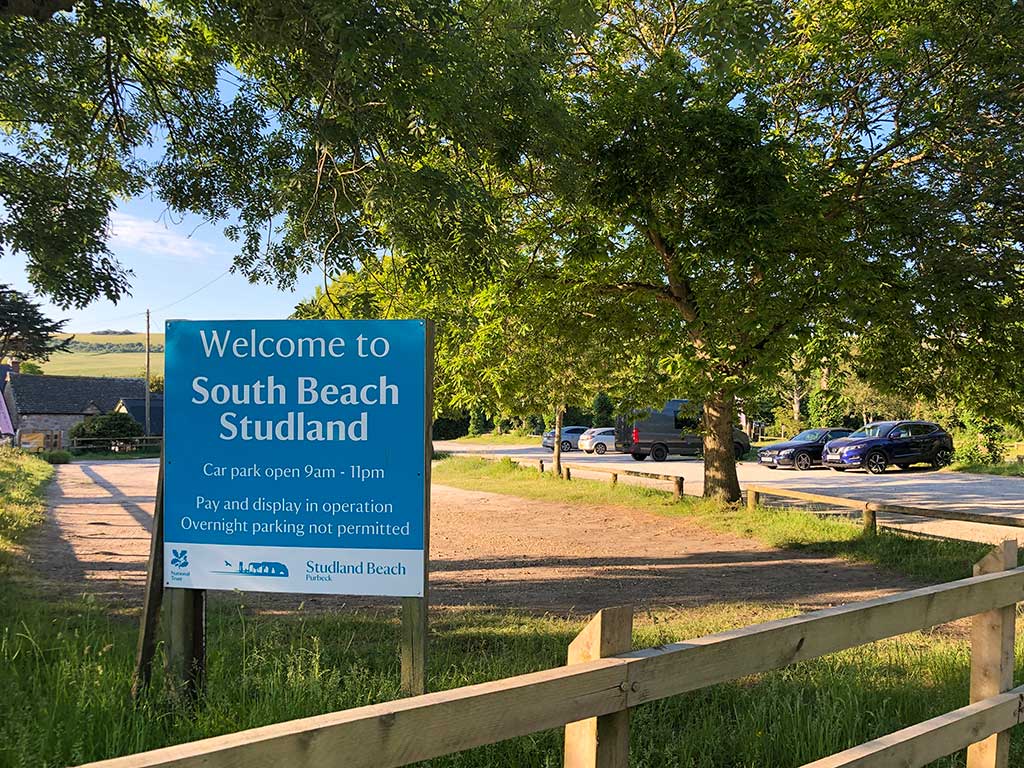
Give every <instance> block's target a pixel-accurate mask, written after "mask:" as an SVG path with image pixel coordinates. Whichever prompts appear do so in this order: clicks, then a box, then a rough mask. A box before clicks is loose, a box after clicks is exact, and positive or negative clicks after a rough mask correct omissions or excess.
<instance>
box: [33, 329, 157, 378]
mask: <svg viewBox="0 0 1024 768" xmlns="http://www.w3.org/2000/svg"><path fill="white" fill-rule="evenodd" d="M111 338H118V337H111ZM42 366H43V372H44V373H47V374H50V375H51V376H140V375H141V374H142V371H144V370H145V369H146V353H145V352H108V353H105V354H93V353H90V352H57V353H55V354H54V355H53V356H52V357H51V358H50V359H49V361H48V362H45V363H42ZM150 368H151V370H152V372H153V373H154V374H156V373H163V370H164V356H163V353H162V352H154V353H152V354H151V355H150Z"/></svg>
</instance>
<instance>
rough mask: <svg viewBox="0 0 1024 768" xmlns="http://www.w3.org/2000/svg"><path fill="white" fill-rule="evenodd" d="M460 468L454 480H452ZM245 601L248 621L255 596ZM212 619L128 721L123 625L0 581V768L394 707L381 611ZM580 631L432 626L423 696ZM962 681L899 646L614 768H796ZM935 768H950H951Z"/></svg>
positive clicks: (447, 615)
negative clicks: (200, 677)
mask: <svg viewBox="0 0 1024 768" xmlns="http://www.w3.org/2000/svg"><path fill="white" fill-rule="evenodd" d="M451 461H452V462H455V461H456V460H454V459H453V460H451ZM458 461H459V462H462V461H464V460H461V459H460V460H458ZM490 466H492V467H493V465H490ZM457 468H458V465H457V464H455V463H453V464H447V462H442V465H441V467H440V470H441V471H442V472H444V473H449V476H448V477H446V479H447V480H448V481H451V479H452V478H451V476H450V473H452V472H453V471H455V470H456V469H457ZM471 468H472V467H468V466H464V467H463V468H462V474H463V475H464V476H468V475H469V474H470V473H469V472H468V471H467V470H468V469H471ZM50 471H51V469H50V467H49V466H48V465H46V464H45V463H43V462H39V461H38V460H35V459H32V458H31V457H25V456H23V455H13V454H12V455H8V454H0V482H2V483H3V485H2V486H0V490H4V491H5V492H8V491H9V492H11V496H10V498H18V499H19V501H18V502H17V503H18V504H19V505H20V507H23V508H24V509H25V510H27V511H24V512H22V513H19V514H18V515H17V519H18V520H19V521H20V522H19V523H18V524H17V525H16V526H11V528H12V530H13V529H15V528H16V531H17V532H16V533H14V534H13V536H14V537H16V536H17V535H18V532H24V530H26V529H27V528H28V527H29V526H30V525H31V524H32V523H33V522H35V521H37V520H38V519H39V513H40V510H41V506H40V504H39V492H40V489H41V488H42V486H43V484H44V483H45V481H46V478H47V477H48V475H49V472H50ZM491 471H495V470H491ZM498 471H502V472H503V473H504V474H505V475H509V476H511V479H510V478H509V477H506V478H505V481H506V482H521V481H522V480H521V479H520V477H519V471H518V470H517V471H516V472H515V473H513V472H509V471H508V469H506V468H502V467H499V468H498ZM522 474H523V475H524V476H525V477H526V480H528V481H529V482H531V483H533V484H534V486H535V487H538V488H539V487H544V486H542V485H541V483H540V481H539V478H536V477H533V478H530V477H529V473H527V472H523V473H522ZM480 475H481V476H480V477H478V481H480V482H482V481H483V480H486V475H485V473H483V472H482V470H481V472H480ZM499 479H500V476H499ZM589 485H594V486H596V488H594V489H593V490H595V491H596V490H602V489H601V486H598V485H597V484H590V483H585V482H579V483H574V484H559V485H557V486H555V487H557V488H558V489H559V491H560V493H559V497H560V498H563V499H564V498H565V496H566V495H567V494H579V493H585V492H586V491H585V488H586V486H589ZM603 490H608V489H603ZM634 492H636V493H637V494H638V495H637V496H636V498H637V499H642V498H647V499H648V501H651V500H657V499H659V496H658V495H657V492H653V491H652V492H650V493H649V494H647V493H645V492H644V489H630V488H627V487H623V488H620V489H618V490H617V492H616V493H617V494H618V495H620V496H629V495H631V494H633V493H634ZM0 498H3V499H7V498H8V496H7V495H6V494H5V495H4V496H3V497H0ZM5 503H6V502H5ZM676 506H679V507H682V506H684V505H676ZM6 508H8V507H5V509H6ZM19 570H22V571H25V572H26V573H27V572H28V569H27V567H25V568H20V569H19ZM249 599H251V601H252V603H253V604H254V605H256V606H257V607H258V606H259V602H260V598H259V596H258V595H252V596H250V597H249ZM211 603H212V605H211V608H210V615H209V627H208V630H209V631H208V637H209V649H210V650H209V656H208V680H209V682H208V689H207V693H206V694H205V696H204V697H203V698H202V699H201V700H200V701H199V702H198V704H197V705H196V706H195V707H191V708H187V709H185V708H177V707H174V706H172V705H171V704H169V703H168V701H167V700H166V699H165V698H164V697H163V695H162V694H161V686H162V681H161V680H160V678H159V672H158V673H157V679H156V680H155V681H154V685H153V688H152V689H151V691H150V693H149V694H148V696H147V697H146V698H144V700H143V701H141V702H140V703H139V704H138V705H137V706H132V705H131V704H130V702H129V689H130V682H131V670H132V661H133V655H134V649H135V639H136V627H135V623H134V620H132V619H129V618H125V617H123V616H120V617H119V616H117V615H114V614H112V613H111V612H110V611H109V610H108V609H107V608H106V607H105V606H103V605H98V604H96V603H95V602H94V601H91V600H89V599H81V600H77V601H74V602H70V603H54V602H47V601H44V600H42V599H40V598H39V596H38V595H37V594H35V593H33V591H32V589H31V584H30V583H29V582H28V581H27V580H25V579H18V580H14V579H12V578H10V573H9V572H4V571H0V616H3V617H4V621H3V623H2V625H0V690H3V691H4V695H3V696H2V697H0V768H21V767H23V766H41V767H43V768H57V767H58V766H67V765H76V764H79V763H82V762H86V761H90V760H97V759H102V758H107V757H113V756H117V755H123V754H129V753H132V752H138V751H142V750H146V749H152V748H156V747H160V746H166V745H169V744H174V743H181V742H185V741H190V740H194V739H199V738H204V737H208V736H213V735H218V734H224V733H230V732H233V731H237V730H241V729H244V728H250V727H255V726H259V725H266V724H269V723H273V722H280V721H284V720H289V719H294V718H298V717H305V716H310V715H315V714H321V713H324V712H330V711H336V710H339V709H345V708H349V707H355V706H361V705H365V704H370V703H375V702H380V701H386V700H389V699H393V698H395V697H397V695H398V677H399V662H398V655H397V644H398V619H397V614H396V612H395V611H393V610H379V611H372V610H363V611H352V610H348V611H344V610H343V611H337V612H330V613H313V614H306V613H304V612H302V611H298V612H295V613H292V614H290V615H274V614H271V613H260V612H259V611H257V610H253V609H252V608H246V607H241V606H239V605H237V603H235V602H234V598H225V597H224V596H223V595H218V594H214V595H213V600H212V601H211ZM790 612H791V611H790V610H789V609H788V608H786V607H785V606H764V605H718V606H709V607H706V608H700V609H687V610H686V611H685V612H678V611H662V612H656V613H650V614H644V615H641V616H640V617H639V618H638V624H637V628H636V631H635V632H634V644H635V646H636V647H649V646H654V645H659V644H663V643H666V642H671V641H675V640H680V639H685V638H688V637H694V636H699V635H702V634H707V633H709V632H713V631H718V630H722V629H728V628H732V627H736V626H743V625H746V624H750V623H755V622H759V621H766V620H770V619H773V618H778V617H780V616H783V615H786V614H787V613H790ZM580 627H581V622H578V621H572V620H567V619H563V618H558V617H552V616H535V615H529V614H524V613H517V612H510V611H490V612H481V611H449V612H443V613H435V615H434V617H433V624H432V636H433V640H432V645H431V656H430V680H431V686H432V687H433V688H434V689H445V688H452V687H456V686H461V685H468V684H472V683H478V682H483V681H487V680H493V679H498V678H502V677H508V676H511V675H516V674H520V673H525V672H530V671H534V670H539V669H545V668H549V667H552V666H557V665H559V664H563V663H564V662H565V650H566V647H567V645H568V643H569V642H570V640H571V639H572V637H573V636H574V635H575V633H576V632H577V631H578V630H579V629H580ZM1018 658H1022V656H1021V655H1020V654H1018ZM968 666H969V656H968V650H967V646H966V643H965V641H964V640H962V639H960V638H957V637H950V636H942V635H936V634H921V633H915V634H912V635H908V636H905V637H903V638H900V639H898V640H891V641H885V642H881V643H876V644H874V645H872V646H868V647H863V648H859V649H854V650H850V651H847V652H843V653H839V654H834V655H831V656H828V657H826V658H823V659H820V660H815V661H809V662H803V663H800V664H798V665H795V666H793V667H790V668H788V669H785V670H781V671H779V672H774V673H769V674H764V675H758V676H755V677H749V678H744V679H742V680H738V681H735V682H733V683H729V684H725V685H719V686H715V687H713V688H709V689H706V690H703V691H698V692H695V693H692V694H687V695H683V696H677V697H673V698H671V699H667V700H664V701H661V702H656V703H653V704H649V705H645V706H642V707H638V708H637V709H636V710H635V711H634V713H633V716H632V735H631V742H632V743H631V765H633V766H638V767H639V768H661V767H662V766H686V767H687V768H690V767H693V768H726V767H727V766H728V767H729V768H732V767H733V766H750V767H751V768H752V767H753V766H773V767H775V768H788V767H789V766H799V765H801V764H803V763H805V762H808V761H810V760H813V759H816V758H819V757H822V756H824V755H826V754H829V753H832V752H835V751H838V750H840V749H844V748H846V747H848V746H852V745H853V744H857V743H860V742H862V741H865V740H868V739H871V738H874V737H877V736H879V735H882V734H884V733H887V732H891V731H893V730H896V729H898V728H901V727H904V726H906V725H909V724H911V723H913V722H918V721H920V720H923V719H925V718H928V717H931V716H934V715H937V714H939V713H941V712H945V711H948V710H950V709H953V708H956V707H958V706H962V705H963V704H964V703H966V701H967V688H968V674H969V673H968ZM1022 671H1024V670H1022ZM560 750H561V734H560V732H559V731H557V730H555V731H548V732H544V733H540V734H535V735H532V736H528V737H524V738H519V739H514V740H511V741H506V742H502V743H499V744H496V745H492V746H487V747H481V748H479V749H475V750H471V751H468V752H465V753H462V754H459V755H454V756H451V757H448V758H442V759H438V760H434V761H431V763H430V765H431V766H435V767H441V768H448V767H449V766H450V767H452V768H462V767H466V768H468V767H470V766H498V767H499V768H506V767H507V768H513V767H515V768H524V767H525V768H532V767H534V766H536V767H537V768H541V767H545V768H546V767H548V766H557V765H560V762H561V760H560V754H561V751H560ZM341 759H342V760H343V759H344V758H341ZM1022 759H1024V742H1022V741H1021V740H1020V739H1015V740H1014V742H1013V744H1012V756H1011V761H1012V763H1013V764H1019V763H1020V762H1021V760H1022ZM936 765H940V766H944V767H946V766H954V765H962V756H957V757H954V758H952V759H950V760H944V761H940V762H939V763H937V764H936Z"/></svg>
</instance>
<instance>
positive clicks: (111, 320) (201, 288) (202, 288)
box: [97, 267, 231, 325]
mask: <svg viewBox="0 0 1024 768" xmlns="http://www.w3.org/2000/svg"><path fill="white" fill-rule="evenodd" d="M230 271H231V267H228V268H227V269H225V270H224V271H223V272H221V273H220V274H219V275H217V276H216V277H215V278H213V279H212V280H210V281H209V282H206V283H203V284H202V285H201V286H199V287H198V288H196V289H195V290H194V291H192V293H189V294H186V295H185V296H182V297H181V298H180V299H178V300H176V301H172V302H171V303H170V304H164V305H163V306H162V307H157V308H156V309H154V310H153V312H162V311H163V310H165V309H170V308H171V307H173V306H175V305H176V304H181V302H183V301H185V300H187V299H191V298H192V297H193V296H195V295H196V294H197V293H199V292H201V291H205V290H206V289H207V288H209V287H210V286H211V285H213V284H214V283H216V282H217V281H218V280H220V279H221V278H222V277H224V276H225V275H227V274H228V273H229V272H230ZM148 312H149V310H146V309H144V310H143V311H141V312H135V313H133V314H130V315H121V316H119V317H113V318H109V319H107V320H99V321H97V323H98V324H99V325H106V324H108V323H119V322H121V321H122V320H131V319H132V318H135V317H144V316H145V315H146V314H147V313H148Z"/></svg>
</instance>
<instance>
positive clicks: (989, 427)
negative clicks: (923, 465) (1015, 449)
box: [953, 415, 1006, 464]
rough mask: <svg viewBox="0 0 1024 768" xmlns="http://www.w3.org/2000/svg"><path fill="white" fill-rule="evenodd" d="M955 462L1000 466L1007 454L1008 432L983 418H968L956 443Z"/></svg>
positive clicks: (990, 420)
mask: <svg viewBox="0 0 1024 768" xmlns="http://www.w3.org/2000/svg"><path fill="white" fill-rule="evenodd" d="M954 446H955V448H956V452H955V454H954V455H953V460H954V461H955V462H957V463H962V464H999V463H1001V462H1002V460H1003V456H1004V455H1005V454H1006V430H1005V429H1004V428H1003V426H1002V425H1001V424H999V423H998V422H996V421H993V420H992V419H988V418H985V417H982V416H973V415H971V416H968V417H966V418H965V419H964V429H963V431H962V432H960V433H959V434H958V435H957V436H956V439H955V441H954Z"/></svg>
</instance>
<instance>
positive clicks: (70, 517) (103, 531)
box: [30, 462, 915, 614]
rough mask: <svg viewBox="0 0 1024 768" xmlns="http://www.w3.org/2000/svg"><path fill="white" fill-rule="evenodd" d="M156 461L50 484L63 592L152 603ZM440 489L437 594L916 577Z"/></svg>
mask: <svg viewBox="0 0 1024 768" xmlns="http://www.w3.org/2000/svg"><path fill="white" fill-rule="evenodd" d="M156 473H157V466H156V463H155V462H145V463H143V462H119V463H114V462H93V463H78V464H69V465H64V466H59V467H57V480H56V482H55V483H54V484H53V486H51V488H50V491H49V501H50V509H51V515H50V516H49V517H48V519H47V523H46V525H45V526H44V529H43V531H42V533H41V534H40V535H39V536H38V537H37V538H36V540H35V541H34V542H33V543H32V545H31V546H30V555H31V557H32V559H33V561H34V563H35V566H36V570H37V572H38V573H39V574H41V575H43V576H44V577H45V578H46V579H47V580H48V584H49V589H50V590H51V591H52V592H55V593H57V594H63V595H69V594H81V593H83V592H87V593H91V594H94V595H95V596H96V597H98V598H100V599H101V600H104V601H109V602H112V603H115V604H122V605H124V604H127V605H138V604H140V603H141V601H142V591H143V585H144V581H145V567H146V557H147V554H148V550H149V533H148V528H149V525H150V522H151V519H152V512H153V493H154V490H155V487H156ZM433 500H434V501H433V514H432V518H431V559H432V566H431V567H432V572H431V580H430V581H431V603H432V604H433V605H436V606H500V607H515V608H523V609H527V610H534V611H550V612H553V613H559V614H566V613H582V612H589V611H593V610H595V609H597V608H601V607H603V606H607V605H615V604H621V603H625V602H631V603H633V604H634V605H636V606H638V607H655V606H687V605H699V604H705V603H711V602H720V601H729V602H771V603H785V604H801V605H804V606H807V607H812V606H821V605H829V604H834V603H839V602H848V601H851V600H857V599H864V598H867V597H873V596H877V595H879V594H884V593H887V592H892V591H897V590H900V589H906V588H908V587H911V586H914V585H915V583H914V582H913V581H911V580H910V579H907V578H904V577H900V576H897V575H894V574H891V573H888V572H885V571H881V570H879V569H877V568H874V567H871V566H867V565H858V564H851V563H847V562H845V561H842V560H836V559H833V558H827V557H819V556H815V555H812V554H807V553H802V552H791V551H779V550H772V549H769V548H767V547H763V546H761V545H759V544H757V543H756V542H753V541H750V540H749V539H742V538H739V537H735V536H728V535H721V534H716V533H710V532H708V531H706V530H705V529H703V528H700V527H699V526H697V525H695V524H694V523H692V522H690V521H688V520H677V519H669V518H665V517H660V516H657V515H653V514H650V515H649V514H645V513H641V512H636V511H633V510H628V509H620V508H604V509H589V508H585V507H578V506H571V505H566V504H553V503H544V502H535V501H527V500H524V499H519V498H514V497H510V496H501V495H497V494H490V493H480V492H475V491H463V490H459V489H455V488H450V487H447V486H438V485H435V486H434V489H433ZM222 594H224V593H222ZM225 597H227V599H237V598H234V597H231V596H227V595H225ZM218 599H222V598H218ZM245 601H246V603H247V604H249V605H254V606H259V607H263V608H266V609H270V610H274V609H285V608H288V607H291V606H293V605H297V604H298V603H299V602H303V601H304V602H305V603H306V606H307V607H323V608H326V607H329V606H337V605H342V604H348V605H351V604H354V603H360V604H362V603H363V602H364V601H357V600H353V599H351V598H341V597H305V598H303V597H302V596H281V595H274V596H271V595H258V596H257V595H249V596H246V598H245ZM391 602H393V601H391Z"/></svg>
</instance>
